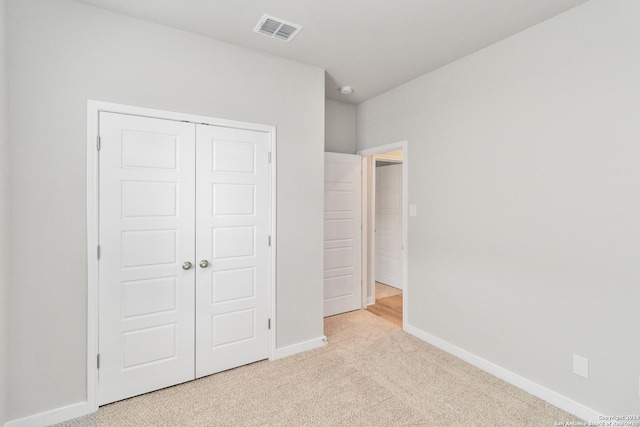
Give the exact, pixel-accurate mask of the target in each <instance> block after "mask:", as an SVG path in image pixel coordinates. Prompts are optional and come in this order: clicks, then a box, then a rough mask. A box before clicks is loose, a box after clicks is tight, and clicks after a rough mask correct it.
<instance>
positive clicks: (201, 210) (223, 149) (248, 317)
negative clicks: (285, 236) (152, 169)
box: [196, 126, 270, 377]
mask: <svg viewBox="0 0 640 427" xmlns="http://www.w3.org/2000/svg"><path fill="white" fill-rule="evenodd" d="M269 138H270V136H269V134H267V133H265V132H258V131H250V130H242V129H234V128H224V127H216V126H198V127H197V138H196V159H197V160H196V182H197V184H196V212H197V215H196V216H197V221H196V222H197V223H196V230H197V236H198V239H197V240H196V253H197V258H198V263H199V262H200V261H201V260H205V261H207V262H208V263H209V264H208V266H206V267H205V268H202V267H200V266H199V265H198V266H197V280H196V294H197V298H196V301H197V302H196V307H197V309H196V311H197V316H196V359H197V362H196V376H197V377H201V376H204V375H209V374H213V373H216V372H220V371H223V370H226V369H230V368H233V367H236V366H240V365H244V364H247V363H252V362H255V361H258V360H262V359H265V358H267V357H268V328H267V325H268V318H269V305H268V301H269V286H268V284H269V264H268V262H269V252H268V251H269V177H268V170H269V169H268V168H269V163H268V152H269V142H270V141H269ZM201 236H206V237H208V238H201Z"/></svg>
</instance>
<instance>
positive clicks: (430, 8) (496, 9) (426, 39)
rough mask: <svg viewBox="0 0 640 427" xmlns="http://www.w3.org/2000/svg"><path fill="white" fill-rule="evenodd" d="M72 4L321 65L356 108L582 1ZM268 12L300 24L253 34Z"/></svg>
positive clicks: (335, 93)
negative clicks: (294, 29) (287, 30)
mask: <svg viewBox="0 0 640 427" xmlns="http://www.w3.org/2000/svg"><path fill="white" fill-rule="evenodd" d="M77 1H81V2H82V3H86V4H91V5H94V6H98V7H101V8H104V9H108V10H111V11H114V12H118V13H122V14H126V15H130V16H134V17H137V18H141V19H144V20H147V21H152V22H156V23H159V24H164V25H167V26H170V27H174V28H178V29H181V30H185V31H189V32H192V33H196V34H200V35H203V36H206V37H211V38H214V39H217V40H221V41H225V42H229V43H233V44H236V45H240V46H244V47H248V48H251V49H255V50H259V51H263V52H267V53H269V54H273V55H277V56H280V57H283V58H287V59H291V60H294V61H298V62H302V63H305V64H309V65H314V66H317V67H320V68H323V69H325V70H326V95H327V98H330V99H334V100H337V101H342V102H349V103H355V104H357V103H360V102H362V101H365V100H367V99H369V98H372V97H374V96H376V95H378V94H380V93H382V92H385V91H387V90H389V89H392V88H394V87H396V86H398V85H400V84H402V83H404V82H407V81H409V80H411V79H413V78H416V77H418V76H420V75H422V74H425V73H427V72H429V71H433V70H435V69H437V68H439V67H441V66H443V65H446V64H448V63H451V62H453V61H455V60H457V59H460V58H462V57H464V56H466V55H469V54H470V53H473V52H475V51H478V50H480V49H482V48H484V47H486V46H488V45H490V44H493V43H495V42H497V41H500V40H502V39H505V38H507V37H509V36H511V35H513V34H515V33H518V32H520V31H522V30H524V29H526V28H528V27H530V26H532V25H535V24H537V23H540V22H542V21H544V20H546V19H549V18H551V17H553V16H555V15H558V14H560V13H562V12H564V11H566V10H567V9H570V8H572V7H574V6H577V5H579V4H581V3H585V2H586V1H587V0H398V1H389V0H77ZM265 13H266V14H269V15H273V16H276V17H278V18H281V19H284V20H287V21H290V22H293V23H296V24H299V25H302V26H303V27H304V29H303V30H302V31H301V32H300V33H299V34H298V35H297V36H296V37H295V39H294V40H292V41H291V42H290V43H286V42H282V41H279V40H275V39H272V38H269V37H265V36H263V35H260V34H257V33H254V32H253V28H254V27H255V25H256V24H257V22H258V20H259V19H260V18H261V17H262V15H263V14H265ZM342 85H350V86H352V87H353V89H354V92H353V94H351V95H341V94H340V93H339V90H338V88H339V87H340V86H342Z"/></svg>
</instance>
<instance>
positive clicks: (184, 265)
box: [182, 261, 193, 270]
mask: <svg viewBox="0 0 640 427" xmlns="http://www.w3.org/2000/svg"><path fill="white" fill-rule="evenodd" d="M192 265H193V264H191V263H190V262H189V261H185V262H183V263H182V269H183V270H190V269H191V266H192Z"/></svg>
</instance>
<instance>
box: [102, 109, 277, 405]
mask: <svg viewBox="0 0 640 427" xmlns="http://www.w3.org/2000/svg"><path fill="white" fill-rule="evenodd" d="M99 128H100V140H101V148H100V152H99V157H100V172H99V173H100V187H99V191H100V209H99V212H100V230H99V235H100V237H99V240H100V258H99V288H100V290H99V299H100V302H99V352H100V356H99V357H100V367H99V374H98V375H99V378H98V381H99V403H100V404H101V405H102V404H106V403H109V402H114V401H117V400H121V399H125V398H128V397H131V396H135V395H138V394H142V393H146V392H149V391H152V390H157V389H160V388H163V387H167V386H171V385H174V384H178V383H181V382H185V381H189V380H192V379H195V378H198V377H202V376H205V375H209V374H213V373H216V372H220V371H223V370H226V369H230V368H233V367H236V366H240V365H244V364H247V363H251V362H255V361H257V360H261V359H265V358H267V357H268V348H269V332H268V319H269V301H270V297H269V277H270V273H269V178H268V175H269V160H268V153H269V145H270V134H269V133H267V132H261V131H255V130H246V129H238V128H230V127H219V126H209V125H196V124H194V123H187V122H178V121H172V120H163V119H154V118H147V117H140V116H131V115H124V114H116V113H104V112H101V113H100V118H99Z"/></svg>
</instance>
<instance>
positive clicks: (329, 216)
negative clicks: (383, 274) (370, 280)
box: [324, 153, 362, 317]
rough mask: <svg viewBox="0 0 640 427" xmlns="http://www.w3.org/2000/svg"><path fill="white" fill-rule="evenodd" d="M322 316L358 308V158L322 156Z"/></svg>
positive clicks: (359, 211)
mask: <svg viewBox="0 0 640 427" xmlns="http://www.w3.org/2000/svg"><path fill="white" fill-rule="evenodd" d="M324 165H325V166H324V186H325V187H324V315H325V317H326V316H333V315H335V314H340V313H345V312H347V311H352V310H357V309H359V308H361V307H362V270H361V265H362V264H361V263H362V255H361V254H362V247H361V235H362V229H361V224H362V210H361V206H362V198H361V197H362V196H361V194H362V157H360V156H356V155H353V154H339V153H325V163H324Z"/></svg>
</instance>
